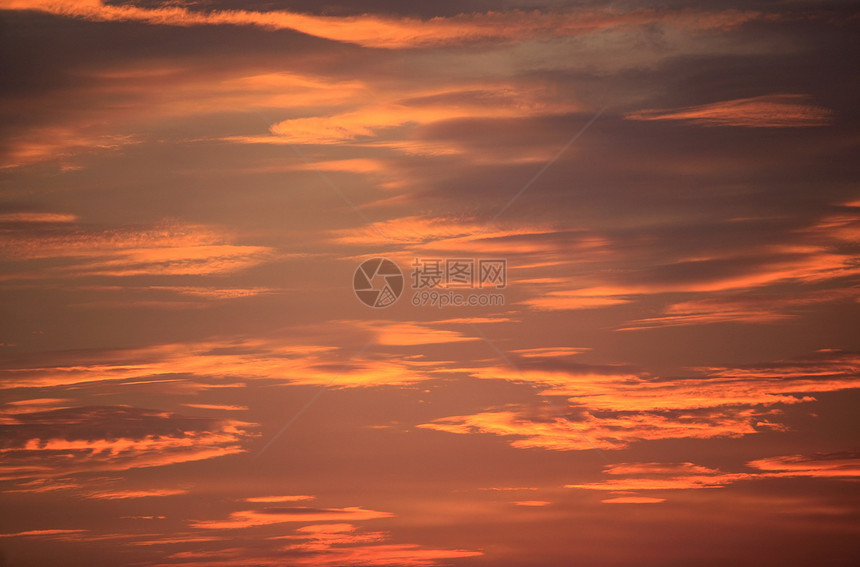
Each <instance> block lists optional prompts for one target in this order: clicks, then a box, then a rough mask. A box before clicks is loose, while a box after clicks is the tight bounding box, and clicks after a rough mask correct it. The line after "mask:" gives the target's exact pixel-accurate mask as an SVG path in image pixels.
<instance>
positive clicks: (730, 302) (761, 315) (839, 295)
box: [618, 288, 860, 331]
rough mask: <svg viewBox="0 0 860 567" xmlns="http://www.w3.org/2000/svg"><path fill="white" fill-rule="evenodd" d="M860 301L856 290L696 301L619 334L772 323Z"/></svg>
mask: <svg viewBox="0 0 860 567" xmlns="http://www.w3.org/2000/svg"><path fill="white" fill-rule="evenodd" d="M858 297H860V290H858V289H855V288H849V289H837V290H825V291H820V292H811V293H808V294H805V295H802V296H788V297H786V296H778V295H777V296H768V295H763V294H759V295H744V296H735V297H717V298H708V299H694V300H691V301H684V302H681V303H675V304H672V305H669V306H668V307H666V308H665V309H664V310H663V312H664V313H665V315H663V316H661V317H650V318H646V319H637V320H634V321H630V322H628V323H626V326H624V327H620V328H619V329H618V330H619V331H640V330H646V329H657V328H661V327H686V326H691V325H705V324H711V323H727V322H732V323H772V322H775V321H783V320H786V319H792V318H795V317H797V313H795V312H792V310H794V311H797V310H798V309H802V308H804V307H807V306H812V305H815V304H819V303H830V302H837V301H851V300H856V298H858Z"/></svg>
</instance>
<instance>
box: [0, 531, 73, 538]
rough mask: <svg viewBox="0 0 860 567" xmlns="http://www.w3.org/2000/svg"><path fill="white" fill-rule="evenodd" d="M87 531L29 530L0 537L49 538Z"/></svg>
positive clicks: (0, 535)
mask: <svg viewBox="0 0 860 567" xmlns="http://www.w3.org/2000/svg"><path fill="white" fill-rule="evenodd" d="M86 531H87V530H29V531H26V532H16V533H11V534H0V537H51V536H60V535H69V534H80V533H84V532H86Z"/></svg>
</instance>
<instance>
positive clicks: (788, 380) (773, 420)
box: [418, 351, 860, 451]
mask: <svg viewBox="0 0 860 567" xmlns="http://www.w3.org/2000/svg"><path fill="white" fill-rule="evenodd" d="M527 360H528V359H524V362H523V365H522V367H521V368H520V369H519V370H514V369H512V368H510V367H487V368H477V369H472V370H470V371H469V372H470V374H471V375H472V376H474V377H477V378H482V379H489V380H507V381H510V382H515V383H521V382H523V381H526V382H527V383H530V384H533V385H537V386H538V387H542V388H544V390H543V394H544V395H549V396H566V397H567V399H568V403H570V404H572V405H573V407H574V408H579V409H577V410H575V411H574V412H573V413H572V414H571V416H570V417H562V416H559V415H555V414H553V413H550V412H549V411H548V410H546V409H545V408H542V409H539V410H535V409H533V408H528V407H512V408H505V409H503V410H492V411H484V412H479V413H475V414H470V415H458V416H450V417H445V418H438V419H435V420H433V421H431V422H429V423H424V424H421V425H419V426H418V427H421V428H425V429H432V430H436V431H443V432H447V433H456V434H477V433H480V434H493V435H500V436H504V437H509V438H511V439H512V440H511V441H510V444H511V446H513V447H518V448H524V449H525V448H542V449H549V450H556V451H571V450H589V449H592V448H595V447H596V448H599V449H606V450H609V449H616V450H617V449H622V448H625V447H627V446H629V445H630V444H631V443H635V442H641V441H648V440H658V439H712V438H720V437H723V438H737V437H744V436H747V435H754V434H756V433H758V432H760V431H769V430H777V431H782V430H785V429H786V426H785V425H784V424H782V423H781V421H780V418H781V415H782V410H781V409H780V407H779V406H780V405H781V404H786V405H792V404H801V403H810V402H814V401H815V400H816V398H815V397H813V396H812V395H811V394H815V393H823V392H836V391H845V390H850V389H855V388H858V387H860V376H858V375H857V372H856V365H857V355H856V354H854V353H848V352H839V351H827V352H821V353H817V354H816V355H815V356H812V357H809V358H808V359H805V360H797V361H785V362H778V363H773V364H770V365H758V366H749V367H737V368H717V367H714V368H703V369H700V370H702V371H703V372H705V373H706V375H705V376H703V377H698V378H675V379H661V378H654V377H649V376H638V375H636V374H632V373H622V372H617V371H616V372H612V369H611V368H592V369H589V367H588V366H585V365H582V366H579V367H577V366H576V365H573V366H571V367H569V368H565V367H564V366H560V367H559V366H558V365H557V363H555V362H552V361H553V359H552V358H550V359H547V360H546V361H542V362H539V363H535V362H531V363H527V362H526V361H527ZM538 365H542V366H546V367H548V368H552V370H538V369H537V367H538ZM553 366H556V367H553Z"/></svg>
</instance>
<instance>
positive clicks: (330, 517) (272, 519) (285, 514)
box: [191, 506, 394, 530]
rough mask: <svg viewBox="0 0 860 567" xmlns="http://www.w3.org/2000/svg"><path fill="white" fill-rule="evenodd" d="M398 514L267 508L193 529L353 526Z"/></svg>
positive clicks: (355, 509)
mask: <svg viewBox="0 0 860 567" xmlns="http://www.w3.org/2000/svg"><path fill="white" fill-rule="evenodd" d="M392 516H394V514H390V513H388V512H377V511H375V510H366V509H364V508H359V507H349V508H309V507H306V506H296V507H290V508H263V509H261V510H242V511H239V512H233V513H232V514H230V519H229V520H204V521H198V522H191V525H192V527H195V528H203V529H213V530H229V529H237V528H250V527H255V526H266V525H269V524H281V523H286V522H342V521H346V522H353V521H359V520H373V519H377V518H390V517H392Z"/></svg>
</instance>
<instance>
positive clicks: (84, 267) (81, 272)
mask: <svg viewBox="0 0 860 567" xmlns="http://www.w3.org/2000/svg"><path fill="white" fill-rule="evenodd" d="M31 224H33V223H31ZM231 239H232V237H231V235H226V234H222V233H219V232H217V231H215V230H213V229H210V228H207V227H203V226H199V225H182V224H178V223H173V222H165V223H163V224H161V225H159V226H155V227H147V228H119V229H107V230H94V229H89V228H84V227H80V226H75V225H71V226H69V227H68V228H67V229H65V230H63V231H57V230H41V229H39V228H38V227H34V228H33V229H30V228H28V227H26V226H25V227H22V228H20V229H19V230H15V231H11V232H7V234H6V235H5V237H4V239H3V240H2V241H0V260H8V261H16V262H22V261H23V262H31V261H34V260H51V259H53V260H72V261H73V262H71V263H69V262H63V263H62V264H59V263H58V264H57V265H55V266H53V267H48V268H33V269H29V270H28V268H27V267H26V266H27V264H24V267H23V268H19V270H22V271H18V272H17V273H10V274H8V275H6V276H4V277H3V278H2V279H4V280H7V281H8V280H16V279H31V278H46V277H63V278H68V277H84V276H132V275H209V274H225V273H230V272H235V271H239V270H243V269H246V268H249V267H252V266H256V265H258V264H261V263H263V262H264V261H266V260H268V259H270V258H271V257H272V253H273V251H272V250H271V249H270V248H267V247H264V246H247V245H234V244H230V243H229V241H230V240H231Z"/></svg>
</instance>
